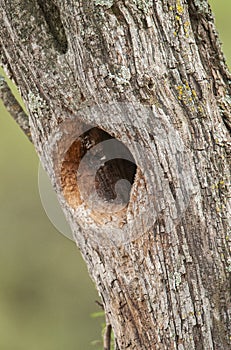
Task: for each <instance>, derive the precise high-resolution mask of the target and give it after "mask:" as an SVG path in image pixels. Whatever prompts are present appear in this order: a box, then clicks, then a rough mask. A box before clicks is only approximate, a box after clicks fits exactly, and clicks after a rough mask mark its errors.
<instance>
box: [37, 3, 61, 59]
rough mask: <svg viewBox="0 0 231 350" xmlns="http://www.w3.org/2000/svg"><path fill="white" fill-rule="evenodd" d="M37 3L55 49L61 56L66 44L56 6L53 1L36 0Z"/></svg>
mask: <svg viewBox="0 0 231 350" xmlns="http://www.w3.org/2000/svg"><path fill="white" fill-rule="evenodd" d="M37 3H38V5H39V7H40V9H41V11H42V14H43V16H44V19H45V21H46V23H47V25H48V28H49V31H50V34H51V35H52V37H53V42H54V46H55V49H56V50H57V51H58V52H60V53H61V54H65V53H66V52H67V49H68V42H67V37H66V33H65V29H64V26H63V23H62V21H61V14H60V11H59V8H58V6H57V5H56V4H55V3H54V1H53V0H37Z"/></svg>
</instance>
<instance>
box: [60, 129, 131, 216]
mask: <svg viewBox="0 0 231 350" xmlns="http://www.w3.org/2000/svg"><path fill="white" fill-rule="evenodd" d="M88 152H91V153H90V154H91V157H90V158H89V157H88ZM94 152H95V153H94ZM117 153H118V154H117ZM98 159H99V161H100V163H99V166H98V167H97V169H96V164H97V161H98ZM94 162H95V164H94V166H92V163H94ZM80 171H81V177H80V178H81V179H83V183H82V184H81V186H80V182H78V175H77V174H78V173H79V172H80ZM136 171H137V166H136V163H135V160H134V158H133V156H132V154H131V152H130V151H129V149H128V148H127V147H126V146H125V145H124V144H123V143H122V142H121V141H119V140H117V139H115V138H113V137H112V136H111V135H109V134H108V133H106V132H105V131H103V130H102V129H99V128H96V127H94V128H92V129H90V130H88V131H87V132H85V133H83V134H82V135H81V136H80V137H79V138H78V139H76V140H75V141H74V142H73V143H72V145H71V146H70V148H69V149H68V150H67V152H66V154H65V157H64V160H63V162H62V166H61V186H62V189H63V193H64V196H65V198H66V200H67V201H68V203H69V204H70V206H72V207H73V208H77V206H79V205H81V204H82V203H84V204H85V205H86V206H88V202H87V201H86V198H88V196H90V195H91V194H92V192H94V191H95V193H96V195H97V198H98V202H96V203H99V208H97V204H96V206H94V208H93V212H95V213H97V211H101V214H100V215H102V210H101V209H102V203H100V202H101V201H102V202H103V203H104V206H105V215H107V214H106V213H107V205H109V204H111V203H112V202H113V201H114V200H117V201H116V202H115V206H116V205H117V204H119V205H120V206H121V204H125V205H126V204H127V203H128V202H129V198H130V192H131V188H132V185H133V183H134V180H135V175H136ZM121 180H123V181H124V180H125V181H124V182H123V183H122V185H123V186H125V187H121V188H122V189H121V188H119V190H118V186H117V184H118V183H120V182H121ZM124 184H125V185H124ZM127 184H129V185H127ZM92 186H93V187H92ZM126 186H127V187H126ZM124 188H125V190H124ZM119 191H120V192H119ZM84 192H85V193H84ZM100 205H101V207H100ZM100 208H101V209H100ZM123 211H124V210H123ZM115 212H116V210H115Z"/></svg>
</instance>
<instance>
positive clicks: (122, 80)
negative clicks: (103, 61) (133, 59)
mask: <svg viewBox="0 0 231 350" xmlns="http://www.w3.org/2000/svg"><path fill="white" fill-rule="evenodd" d="M109 78H110V79H112V80H114V82H115V83H116V85H117V87H118V88H119V90H120V91H121V92H122V91H124V85H128V84H129V81H130V79H131V72H130V69H129V68H127V67H126V66H122V67H120V69H119V70H118V72H117V74H111V73H110V74H109Z"/></svg>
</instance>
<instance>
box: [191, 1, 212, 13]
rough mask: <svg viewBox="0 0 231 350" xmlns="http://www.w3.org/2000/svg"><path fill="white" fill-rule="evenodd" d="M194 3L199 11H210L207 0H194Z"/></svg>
mask: <svg viewBox="0 0 231 350" xmlns="http://www.w3.org/2000/svg"><path fill="white" fill-rule="evenodd" d="M194 4H195V6H196V7H197V10H198V12H199V13H203V14H207V13H209V12H210V11H209V4H208V2H207V0H194Z"/></svg>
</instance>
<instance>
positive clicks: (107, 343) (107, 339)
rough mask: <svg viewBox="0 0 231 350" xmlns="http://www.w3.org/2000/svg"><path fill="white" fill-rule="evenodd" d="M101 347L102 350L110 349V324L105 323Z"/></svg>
mask: <svg viewBox="0 0 231 350" xmlns="http://www.w3.org/2000/svg"><path fill="white" fill-rule="evenodd" d="M103 348H104V350H110V349H111V325H110V324H107V325H106V330H105V333H104V341H103Z"/></svg>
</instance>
